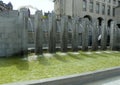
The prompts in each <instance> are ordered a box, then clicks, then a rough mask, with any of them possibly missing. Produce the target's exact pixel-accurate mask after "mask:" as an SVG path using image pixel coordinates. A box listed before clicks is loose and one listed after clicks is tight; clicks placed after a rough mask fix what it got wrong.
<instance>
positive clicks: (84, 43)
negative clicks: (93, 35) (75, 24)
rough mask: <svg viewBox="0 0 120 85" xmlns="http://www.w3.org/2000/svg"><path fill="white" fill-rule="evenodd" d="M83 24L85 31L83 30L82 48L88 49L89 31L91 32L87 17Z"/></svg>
mask: <svg viewBox="0 0 120 85" xmlns="http://www.w3.org/2000/svg"><path fill="white" fill-rule="evenodd" d="M82 25H83V28H82V30H83V32H82V50H83V51H87V50H88V33H89V20H88V19H87V18H85V19H83V21H82Z"/></svg>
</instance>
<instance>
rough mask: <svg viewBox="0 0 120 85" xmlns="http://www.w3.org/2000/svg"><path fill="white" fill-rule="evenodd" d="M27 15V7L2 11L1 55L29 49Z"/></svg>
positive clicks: (0, 27) (0, 31)
mask: <svg viewBox="0 0 120 85" xmlns="http://www.w3.org/2000/svg"><path fill="white" fill-rule="evenodd" d="M25 13H26V14H25ZM18 14H19V15H18ZM27 17H28V16H27V10H26V9H24V10H23V9H21V10H20V12H18V11H16V10H14V11H6V12H1V13H0V57H3V56H11V55H13V54H18V53H21V52H24V51H27V34H26V32H27V25H26V22H27Z"/></svg>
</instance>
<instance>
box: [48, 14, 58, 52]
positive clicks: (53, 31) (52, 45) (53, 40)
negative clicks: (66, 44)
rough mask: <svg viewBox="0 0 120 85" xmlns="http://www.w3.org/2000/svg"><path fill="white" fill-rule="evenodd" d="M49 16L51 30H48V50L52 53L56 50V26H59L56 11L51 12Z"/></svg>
mask: <svg viewBox="0 0 120 85" xmlns="http://www.w3.org/2000/svg"><path fill="white" fill-rule="evenodd" d="M48 18H49V31H48V38H49V41H48V42H49V47H48V51H49V52H50V53H55V51H56V26H57V22H56V17H55V14H54V13H52V14H49V16H48Z"/></svg>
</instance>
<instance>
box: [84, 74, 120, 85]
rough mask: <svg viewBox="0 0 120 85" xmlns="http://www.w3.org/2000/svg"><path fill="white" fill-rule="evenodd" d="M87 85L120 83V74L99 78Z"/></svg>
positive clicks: (113, 84) (115, 84)
mask: <svg viewBox="0 0 120 85" xmlns="http://www.w3.org/2000/svg"><path fill="white" fill-rule="evenodd" d="M85 85H120V76H116V77H112V78H108V79H104V80H99V81H96V82H92V83H89V84H85Z"/></svg>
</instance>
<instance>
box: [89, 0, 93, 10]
mask: <svg viewBox="0 0 120 85" xmlns="http://www.w3.org/2000/svg"><path fill="white" fill-rule="evenodd" d="M89 10H90V12H93V1H90V4H89Z"/></svg>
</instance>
